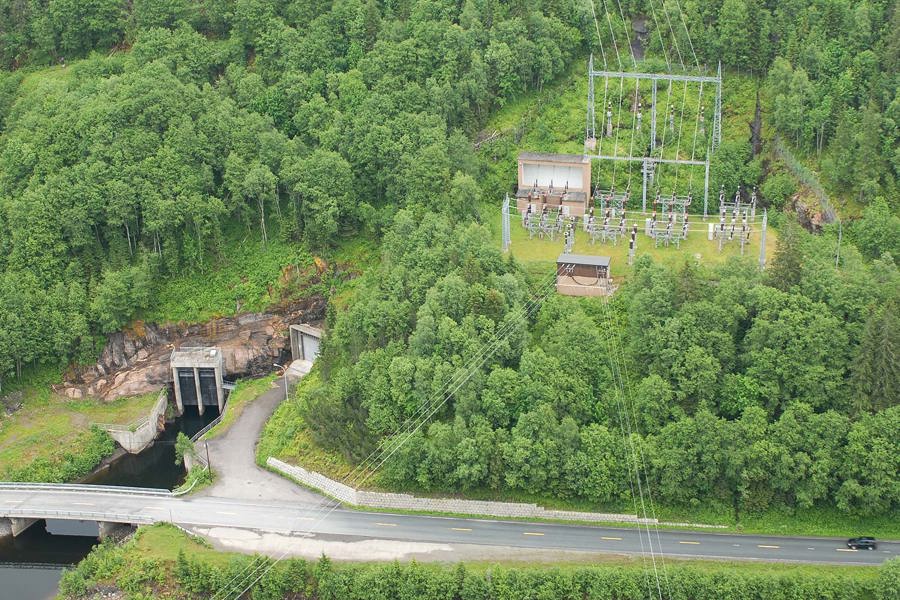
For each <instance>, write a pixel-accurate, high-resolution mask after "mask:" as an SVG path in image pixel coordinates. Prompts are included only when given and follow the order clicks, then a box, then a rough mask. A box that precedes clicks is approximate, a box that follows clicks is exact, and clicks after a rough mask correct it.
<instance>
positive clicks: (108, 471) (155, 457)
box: [83, 406, 219, 490]
mask: <svg viewBox="0 0 900 600" xmlns="http://www.w3.org/2000/svg"><path fill="white" fill-rule="evenodd" d="M218 416H219V411H218V409H216V408H211V407H208V406H207V407H206V411H205V413H204V414H203V416H200V415H199V414H198V413H197V408H196V407H191V406H188V407H186V408H185V412H184V414H183V415H182V416H181V417H179V418H178V419H176V420H175V421H174V422H171V423H167V424H166V429H165V431H163V432H162V433H161V434H160V436H159V438H157V440H156V442H154V443H153V445H152V446H150V447H149V448H147V449H145V450H144V451H143V452H141V453H140V454H126V455H125V456H122V457H121V458H119V459H118V460H116V461H115V462H113V463H112V464H111V465H109V466H108V467H106V468H104V469H102V470H100V471H98V472H96V473H94V474H93V475H91V476H89V477H88V478H87V479H85V480H84V481H83V483H93V484H96V485H125V486H132V487H149V488H164V489H168V490H171V489H174V488H176V487H178V486H179V485H181V484H182V483H184V478H185V475H186V473H185V470H184V466H183V465H181V464H175V438H176V437H178V432H184V434H185V435H187V436H188V437H190V436H192V435H194V434H195V433H197V432H198V431H200V430H201V429H203V428H204V427H206V426H207V425H208V424H209V423H210V422H212V420H213V419H215V418H216V417H218Z"/></svg>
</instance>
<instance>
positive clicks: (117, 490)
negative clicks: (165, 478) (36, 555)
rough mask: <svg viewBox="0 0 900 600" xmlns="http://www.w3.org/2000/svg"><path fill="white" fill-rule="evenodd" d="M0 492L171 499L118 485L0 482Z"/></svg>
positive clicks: (152, 491) (162, 493)
mask: <svg viewBox="0 0 900 600" xmlns="http://www.w3.org/2000/svg"><path fill="white" fill-rule="evenodd" d="M0 490H25V491H34V492H68V493H84V492H86V493H91V494H127V495H132V496H161V497H171V496H172V492H171V491H169V490H164V489H160V488H139V487H127V486H118V485H88V484H79V483H25V482H21V483H20V482H0Z"/></svg>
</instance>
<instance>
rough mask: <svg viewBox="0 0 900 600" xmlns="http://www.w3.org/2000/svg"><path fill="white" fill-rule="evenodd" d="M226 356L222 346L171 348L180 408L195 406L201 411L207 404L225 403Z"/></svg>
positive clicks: (222, 405) (173, 373)
mask: <svg viewBox="0 0 900 600" xmlns="http://www.w3.org/2000/svg"><path fill="white" fill-rule="evenodd" d="M224 364H225V363H224V360H223V358H222V350H221V348H216V347H211V346H204V347H183V348H176V349H174V350H172V356H171V358H170V366H171V368H172V378H173V380H174V388H175V404H176V406H178V411H179V412H182V413H183V412H184V407H185V406H196V407H197V411H198V412H199V413H200V414H201V415H202V414H203V413H204V412H205V410H206V407H207V406H216V407H218V409H219V412H220V413H221V412H222V409H223V408H224V407H225V387H224V383H225V382H224Z"/></svg>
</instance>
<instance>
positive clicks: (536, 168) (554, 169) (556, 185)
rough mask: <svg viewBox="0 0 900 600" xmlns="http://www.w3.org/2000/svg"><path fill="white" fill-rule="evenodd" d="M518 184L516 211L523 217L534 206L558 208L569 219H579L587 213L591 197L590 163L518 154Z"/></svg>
mask: <svg viewBox="0 0 900 600" xmlns="http://www.w3.org/2000/svg"><path fill="white" fill-rule="evenodd" d="M518 161H519V183H518V188H517V191H516V208H517V210H518V211H519V212H520V213H522V212H524V211H526V210H527V209H528V205H529V204H532V205H533V210H534V212H540V211H541V208H542V206H543V205H545V204H546V205H547V206H548V207H551V208H554V207H559V208H560V209H561V210H562V211H563V214H564V215H566V216H575V217H580V216H582V215H583V214H584V213H585V212H587V208H588V201H589V200H590V196H591V161H590V159H589V158H588V157H587V156H584V155H582V154H548V153H543V152H521V153H520V154H519V159H518Z"/></svg>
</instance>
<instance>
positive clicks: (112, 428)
mask: <svg viewBox="0 0 900 600" xmlns="http://www.w3.org/2000/svg"><path fill="white" fill-rule="evenodd" d="M167 403H168V398H167V396H166V390H161V391H160V392H159V397H158V398H157V400H156V404H154V405H153V408H152V409H150V413H149V414H148V415H147V416H146V417H144V418H141V419H140V420H138V421H137V422H135V423H133V424H130V425H99V427H101V428H102V429H104V430H106V432H107V433H109V435H110V436H111V437H112V439H114V440H116V441H117V442H118V443H119V445H120V446H122V448H124V449H125V451H126V452H130V453H131V454H137V453H138V452H140V451H141V450H143V449H144V448H146V447H147V446H149V445H150V444H151V443H152V442H153V440H155V439H156V436H157V435H158V434H159V432H160V431H162V429H163V428H164V427H165V414H166V404H167Z"/></svg>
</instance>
